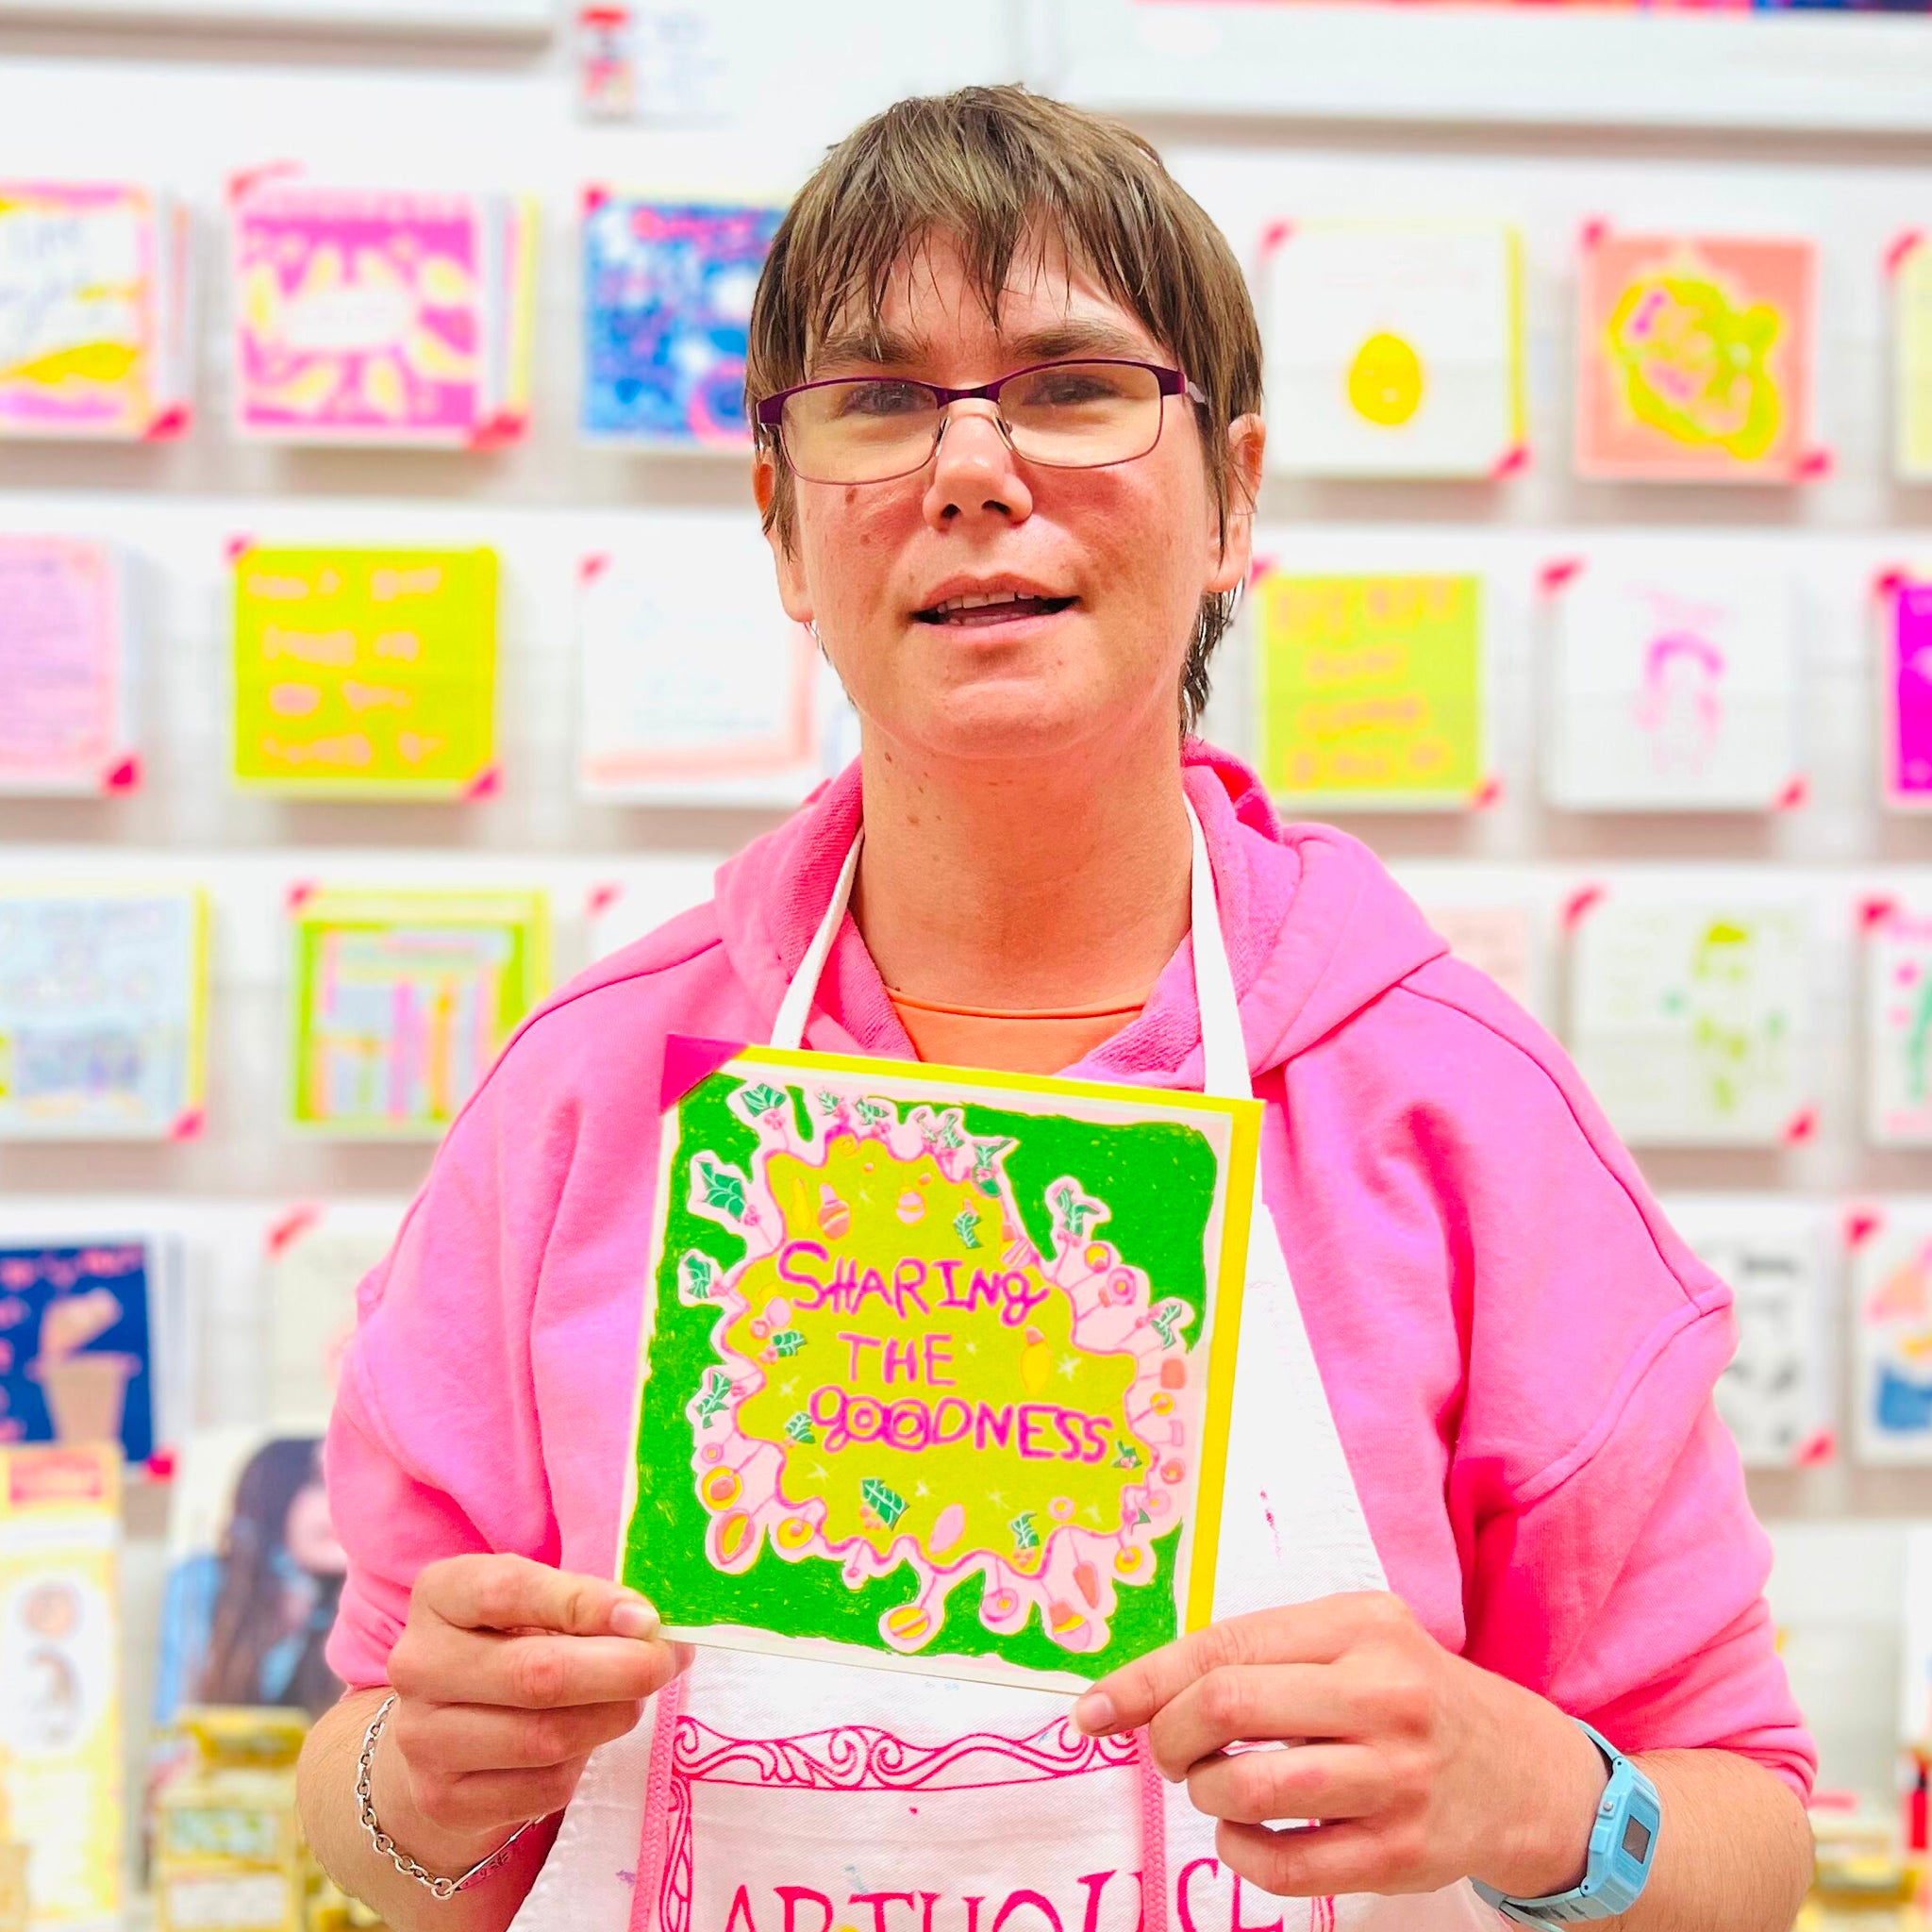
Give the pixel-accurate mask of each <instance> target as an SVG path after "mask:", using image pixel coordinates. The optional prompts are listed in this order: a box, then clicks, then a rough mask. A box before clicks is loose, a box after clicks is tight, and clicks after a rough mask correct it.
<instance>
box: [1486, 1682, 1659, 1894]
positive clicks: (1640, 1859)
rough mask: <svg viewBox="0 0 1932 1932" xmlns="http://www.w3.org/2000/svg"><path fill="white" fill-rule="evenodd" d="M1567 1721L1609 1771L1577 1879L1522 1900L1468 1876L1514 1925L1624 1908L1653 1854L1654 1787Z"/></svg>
mask: <svg viewBox="0 0 1932 1932" xmlns="http://www.w3.org/2000/svg"><path fill="white" fill-rule="evenodd" d="M1571 1722H1572V1723H1573V1724H1575V1725H1576V1727H1577V1728H1578V1729H1579V1730H1580V1731H1582V1732H1583V1734H1584V1735H1585V1736H1586V1737H1587V1738H1588V1739H1589V1740H1591V1743H1592V1744H1594V1745H1595V1746H1596V1748H1597V1750H1598V1751H1599V1752H1601V1753H1602V1755H1603V1759H1604V1764H1605V1766H1606V1768H1607V1771H1608V1774H1609V1775H1608V1779H1607V1782H1606V1784H1605V1786H1604V1793H1603V1796H1602V1798H1600V1799H1599V1800H1598V1803H1597V1808H1596V1812H1595V1815H1594V1816H1593V1817H1592V1818H1591V1833H1590V1854H1589V1862H1588V1865H1587V1866H1586V1868H1585V1871H1584V1875H1583V1880H1582V1882H1581V1883H1580V1884H1578V1885H1575V1886H1573V1887H1572V1888H1571V1889H1570V1890H1568V1891H1561V1892H1552V1893H1551V1894H1550V1895H1549V1896H1547V1897H1545V1898H1527V1899H1524V1898H1510V1897H1508V1896H1507V1895H1506V1894H1505V1893H1503V1892H1501V1891H1498V1890H1496V1888H1495V1887H1494V1886H1491V1885H1485V1884H1484V1883H1483V1882H1482V1880H1481V1879H1479V1878H1473V1879H1471V1881H1470V1883H1471V1884H1472V1886H1474V1890H1475V1893H1476V1896H1477V1897H1478V1898H1480V1899H1481V1900H1482V1901H1483V1902H1484V1904H1485V1905H1488V1906H1491V1907H1494V1908H1495V1909H1496V1910H1497V1911H1499V1912H1501V1913H1502V1914H1503V1915H1504V1917H1505V1918H1507V1919H1511V1920H1513V1921H1515V1923H1516V1924H1520V1925H1569V1924H1585V1923H1587V1922H1590V1921H1592V1920H1597V1919H1608V1918H1614V1917H1615V1916H1616V1915H1617V1914H1618V1913H1619V1912H1624V1911H1627V1910H1628V1909H1629V1908H1630V1907H1631V1906H1633V1905H1634V1904H1635V1903H1636V1902H1637V1899H1638V1896H1639V1894H1640V1893H1641V1891H1642V1890H1643V1887H1644V1884H1645V1882H1646V1881H1647V1880H1648V1878H1649V1876H1650V1867H1651V1861H1652V1859H1653V1858H1654V1857H1656V1854H1657V1824H1658V1819H1659V1807H1658V1803H1657V1787H1656V1786H1655V1785H1653V1784H1652V1783H1651V1781H1650V1780H1649V1778H1647V1777H1646V1776H1645V1775H1644V1774H1643V1773H1642V1772H1641V1771H1640V1770H1639V1769H1638V1768H1637V1766H1636V1765H1634V1764H1632V1763H1631V1762H1630V1760H1629V1759H1628V1758H1627V1757H1624V1754H1623V1753H1622V1752H1621V1751H1619V1750H1618V1749H1617V1747H1616V1746H1615V1745H1614V1744H1612V1743H1611V1742H1610V1741H1609V1740H1608V1739H1607V1738H1606V1737H1605V1736H1604V1735H1603V1733H1602V1732H1601V1731H1598V1730H1595V1729H1593V1728H1592V1727H1591V1725H1589V1724H1585V1723H1584V1722H1583V1720H1582V1719H1581V1718H1573V1719H1572V1720H1571ZM1633 1835H1636V1836H1641V1840H1642V1843H1641V1850H1640V1849H1634V1848H1633V1846H1632V1844H1631V1838H1632V1836H1633Z"/></svg>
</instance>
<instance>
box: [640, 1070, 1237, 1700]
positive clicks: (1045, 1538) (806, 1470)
mask: <svg viewBox="0 0 1932 1932" xmlns="http://www.w3.org/2000/svg"><path fill="white" fill-rule="evenodd" d="M665 1093H666V1102H667V1104H666V1108H665V1114H664V1126H663V1134H662V1139H661V1141H660V1152H659V1163H658V1218H657V1229H656V1236H655V1241H654V1245H653V1251H652V1256H651V1263H650V1275H649V1278H648V1282H647V1284H646V1288H645V1294H644V1307H645V1316H644V1321H643V1324H642V1343H641V1364H640V1395H639V1402H638V1433H637V1437H636V1453H635V1455H634V1457H633V1458H632V1467H631V1471H630V1485H629V1492H628V1497H627V1501H626V1508H625V1516H626V1523H627V1527H626V1531H625V1545H624V1552H623V1556H622V1558H621V1571H622V1575H623V1579H624V1581H625V1582H626V1583H627V1584H630V1585H631V1586H633V1587H634V1588H636V1589H638V1590H641V1591H643V1592H644V1593H645V1595H647V1596H648V1597H649V1598H650V1599H651V1600H652V1601H653V1602H654V1603H655V1604H656V1605H657V1606H658V1609H659V1610H660V1612H661V1613H662V1615H663V1617H664V1619H665V1623H666V1625H667V1627H668V1628H670V1629H671V1630H673V1631H674V1632H675V1634H677V1635H679V1636H681V1637H685V1638H688V1639H691V1640H694V1641H704V1642H711V1643H718V1644H722V1645H724V1646H726V1647H729V1648H739V1649H749V1650H762V1651H774V1652H781V1653H791V1654H800V1655H806V1656H816V1657H829V1658H836V1659H839V1660H841V1661H844V1662H851V1663H862V1664H876V1665H879V1666H883V1667H897V1668H901V1669H908V1670H913V1671H921V1672H925V1673H928V1674H938V1675H944V1676H953V1677H968V1678H978V1679H982V1680H986V1681H991V1682H1011V1683H1022V1684H1029V1685H1034V1686H1045V1687H1048V1688H1054V1687H1058V1688H1062V1689H1078V1688H1080V1687H1081V1686H1083V1685H1085V1684H1088V1683H1091V1681H1093V1680H1094V1679H1095V1678H1097V1677H1100V1676H1102V1675H1104V1674H1106V1673H1107V1672H1108V1671H1109V1670H1112V1669H1114V1668H1115V1667H1117V1666H1118V1665H1119V1664H1121V1663H1124V1662H1125V1661H1127V1660H1128V1659H1129V1658H1131V1657H1138V1656H1140V1655H1141V1654H1143V1653H1145V1652H1146V1651H1149V1650H1152V1649H1154V1648H1156V1647H1157V1646H1158V1645H1159V1644H1161V1643H1164V1642H1167V1641H1170V1640H1171V1639H1173V1638H1174V1637H1175V1636H1177V1635H1179V1634H1180V1633H1181V1632H1183V1631H1186V1630H1190V1629H1194V1628H1198V1627H1199V1626H1200V1625H1202V1624H1205V1623H1207V1621H1208V1611H1209V1607H1210V1605H1211V1603H1212V1599H1213V1589H1214V1572H1215V1555H1216V1545H1217V1541H1218V1533H1219V1524H1220V1512H1221V1491H1222V1480H1223V1474H1224V1468H1225V1462H1226V1453H1227V1430H1228V1416H1229V1408H1230V1404H1231V1395H1232V1390H1233V1381H1234V1366H1235V1353H1236V1344H1237V1341H1238V1336H1239V1327H1240V1317H1241V1277H1242V1272H1243V1269H1244V1266H1245V1261H1246V1255H1247V1237H1248V1217H1249V1211H1250V1205H1251V1193H1252V1188H1253V1175H1254V1167H1255V1148H1256V1143H1257V1134H1258V1132H1259V1115H1260V1108H1259V1106H1258V1104H1257V1102H1254V1101H1239V1100H1221V1099H1213V1098H1208V1097H1206V1096H1203V1095H1200V1094H1191V1093H1170V1092H1159V1091H1148V1090H1145V1089H1140V1088H1132V1087H1107V1086H1098V1085H1091V1084H1087V1083H1082V1082H1074V1081H1067V1080H1049V1079H1035V1078H1029V1077H1025V1076H1022V1075H1018V1074H991V1073H974V1072H966V1071H962V1070H960V1069H957V1068H947V1067H934V1066H925V1065H921V1064H917V1063H908V1062H903V1061H896V1060H873V1059H846V1058H838V1057H835V1056H830V1055H824V1054H812V1053H786V1052H779V1051H777V1050H775V1049H773V1048H769V1047H743V1048H736V1049H734V1048H733V1047H732V1046H730V1045H729V1044H726V1043H721V1042H712V1041H684V1040H673V1041H671V1042H670V1045H669V1047H668V1049H667V1056H666V1074H665Z"/></svg>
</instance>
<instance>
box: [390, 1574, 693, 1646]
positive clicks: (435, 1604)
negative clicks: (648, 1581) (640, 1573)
mask: <svg viewBox="0 0 1932 1932" xmlns="http://www.w3.org/2000/svg"><path fill="white" fill-rule="evenodd" d="M415 1595H416V1597H418V1598H420V1599H421V1600H422V1602H423V1604H424V1606H425V1608H427V1609H428V1610H430V1611H432V1612H433V1613H434V1614H435V1615H436V1616H437V1617H438V1618H440V1619H441V1621H442V1622H443V1623H445V1624H454V1625H455V1626H456V1627H457V1628H458V1630H558V1631H563V1632H566V1633H568V1634H571V1635H574V1636H578V1637H602V1636H606V1635H609V1636H616V1637H631V1638H643V1637H651V1636H654V1635H655V1634H656V1633H657V1629H658V1613H657V1611H656V1610H655V1609H653V1608H652V1607H651V1606H650V1605H649V1604H648V1603H646V1602H645V1601H644V1599H643V1598H642V1597H641V1596H640V1595H639V1594H638V1593H637V1591H634V1590H626V1589H625V1588H624V1587H623V1585H621V1584H617V1583H610V1582H607V1581H606V1580H605V1579H604V1578H602V1577H598V1576H581V1575H577V1574H574V1573H573V1572H571V1571H568V1570H554V1569H552V1568H551V1567H550V1565H549V1564H547V1563H534V1562H532V1561H531V1560H530V1559H529V1558H528V1557H449V1558H447V1559H446V1560H445V1561H443V1562H441V1563H432V1564H431V1565H430V1566H429V1568H428V1569H426V1570H425V1571H424V1573H423V1574H422V1575H421V1576H420V1577H419V1578H418V1579H417V1583H416V1591H415Z"/></svg>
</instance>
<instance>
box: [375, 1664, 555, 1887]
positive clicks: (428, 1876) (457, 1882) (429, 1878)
mask: <svg viewBox="0 0 1932 1932" xmlns="http://www.w3.org/2000/svg"><path fill="white" fill-rule="evenodd" d="M395 1707H396V1693H395V1692H394V1691H391V1692H390V1693H389V1695H388V1696H387V1697H385V1698H384V1699H383V1700H382V1704H381V1707H379V1708H378V1709H377V1711H376V1713H375V1716H374V1717H373V1718H371V1719H370V1720H369V1728H368V1729H367V1730H366V1731H365V1732H363V1734H362V1755H361V1757H358V1758H357V1760H356V1804H357V1807H358V1815H359V1816H360V1818H361V1820H362V1829H363V1830H364V1831H366V1832H367V1833H368V1834H369V1842H370V1843H371V1844H373V1845H374V1846H375V1849H376V1850H377V1851H378V1852H379V1853H381V1855H382V1856H383V1857H385V1858H387V1859H388V1860H389V1861H390V1863H391V1865H393V1866H394V1867H395V1868H396V1870H397V1871H398V1872H400V1873H401V1874H403V1876H404V1877H405V1878H413V1879H414V1880H415V1881H416V1883H417V1884H418V1885H422V1886H426V1887H427V1888H428V1890H429V1893H430V1896H431V1897H433V1898H439V1899H452V1898H454V1897H456V1895H457V1893H458V1892H459V1891H461V1890H464V1888H465V1887H467V1886H471V1885H474V1884H475V1882H476V1881H477V1880H478V1879H479V1878H485V1877H487V1876H488V1875H489V1874H491V1873H492V1872H494V1871H495V1870H496V1868H497V1867H498V1866H499V1865H500V1864H502V1863H503V1861H504V1859H505V1858H506V1857H508V1856H509V1848H510V1846H512V1845H513V1844H515V1843H516V1841H517V1840H518V1839H520V1838H522V1837H523V1835H524V1834H525V1832H526V1831H528V1830H529V1828H530V1826H531V1825H533V1824H537V1823H538V1821H537V1820H536V1819H534V1818H529V1819H525V1821H524V1823H523V1824H520V1825H518V1826H517V1828H516V1829H515V1830H514V1831H513V1832H511V1833H510V1835H509V1836H508V1838H507V1839H505V1840H504V1841H503V1842H502V1843H501V1844H500V1845H498V1846H497V1848H496V1849H495V1850H494V1851H493V1852H491V1855H490V1856H489V1857H487V1858H485V1859H484V1860H483V1861H482V1863H481V1864H478V1865H472V1866H471V1867H470V1869H469V1870H468V1871H467V1872H465V1873H464V1874H463V1875H462V1876H461V1877H460V1878H439V1877H438V1876H437V1875H436V1874H435V1873H434V1872H425V1871H424V1869H423V1868H422V1866H420V1865H419V1864H417V1862H416V1861H415V1859H414V1858H412V1857H410V1856H409V1855H408V1852H404V1851H399V1850H397V1848H396V1841H395V1840H394V1839H392V1838H391V1837H390V1835H389V1833H388V1832H386V1831H385V1830H383V1828H382V1826H381V1824H379V1823H377V1821H376V1816H375V1798H374V1797H373V1796H372V1795H371V1792H370V1785H369V1779H370V1771H371V1768H372V1767H373V1766H374V1764H375V1744H376V1740H377V1739H378V1738H380V1737H381V1736H382V1732H383V1726H384V1725H385V1724H388V1723H389V1714H390V1712H391V1711H392V1710H393V1709H394V1708H395Z"/></svg>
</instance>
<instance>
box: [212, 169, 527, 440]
mask: <svg viewBox="0 0 1932 1932" xmlns="http://www.w3.org/2000/svg"><path fill="white" fill-rule="evenodd" d="M232 224H233V225H232V233H231V245H232V249H233V256H234V278H235V293H236V300H235V309H236V324H235V327H236V337H235V367H236V385H235V408H236V428H237V431H238V433H240V434H241V435H243V436H249V437H258V438H262V439H266V440H269V441H278V442H364V443H424V444H432V445H435V444H441V445H444V446H453V447H458V448H460V447H463V446H466V445H470V444H475V443H479V442H486V441H504V440H506V439H507V438H509V437H513V436H516V435H519V434H521V432H522V430H523V429H524V427H525V424H526V422H527V418H528V413H529V362H530V311H531V282H532V265H533V255H534V245H535V237H536V225H537V222H536V209H535V205H534V204H533V203H530V202H527V201H522V200H518V199H515V198H513V197H510V196H507V195H491V194H468V193H450V194H433V193H410V192H402V191H382V190H342V189H327V188H313V187H307V186H304V185H302V184H301V183H299V182H297V183H291V182H287V181H280V180H270V181H267V182H264V183H260V184H258V185H256V186H254V187H252V188H247V189H244V190H243V191H242V192H241V193H240V195H239V196H238V197H237V199H236V200H235V202H234V205H233V208H232Z"/></svg>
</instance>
